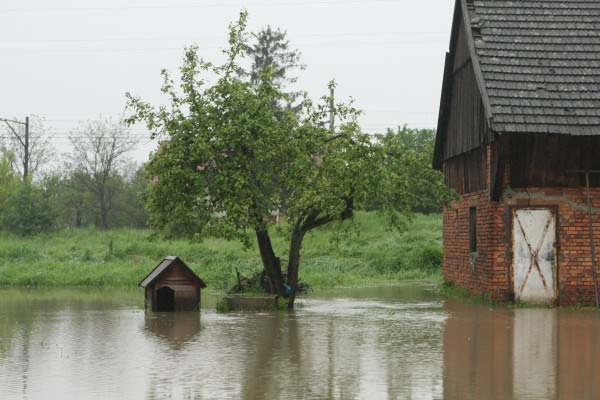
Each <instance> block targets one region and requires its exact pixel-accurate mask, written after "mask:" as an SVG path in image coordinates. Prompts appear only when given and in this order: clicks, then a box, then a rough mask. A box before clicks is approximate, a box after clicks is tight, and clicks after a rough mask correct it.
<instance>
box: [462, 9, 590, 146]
mask: <svg viewBox="0 0 600 400" xmlns="http://www.w3.org/2000/svg"><path fill="white" fill-rule="evenodd" d="M462 2H463V4H466V5H467V7H466V8H467V9H468V15H467V18H466V20H467V21H468V22H470V24H471V27H470V30H471V33H472V38H471V40H472V42H471V43H473V44H474V48H475V53H476V58H477V61H478V63H479V68H480V71H481V72H480V73H481V77H482V81H483V83H484V86H485V87H484V88H481V89H482V91H483V92H484V93H482V96H483V97H484V102H487V103H488V104H487V106H488V112H489V113H490V114H491V115H489V116H488V117H490V124H491V127H492V129H493V130H494V131H495V132H498V133H552V134H569V135H600V0H571V1H559V0H521V1H500V0H466V1H465V0H462ZM463 10H464V8H463ZM464 11H467V10H464Z"/></svg>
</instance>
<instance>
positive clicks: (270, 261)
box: [256, 229, 285, 297]
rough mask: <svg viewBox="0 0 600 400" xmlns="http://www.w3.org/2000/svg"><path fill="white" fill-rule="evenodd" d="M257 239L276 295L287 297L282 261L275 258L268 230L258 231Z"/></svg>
mask: <svg viewBox="0 0 600 400" xmlns="http://www.w3.org/2000/svg"><path fill="white" fill-rule="evenodd" d="M256 239H257V240H258V248H259V250H260V257H261V258H262V262H263V266H264V268H265V271H266V272H267V275H268V276H269V278H270V279H271V282H272V283H273V286H274V289H275V293H276V294H277V295H279V296H281V297H285V290H284V288H283V274H282V273H281V260H280V259H279V257H276V256H275V252H274V251H273V245H272V244H271V238H270V236H269V232H268V231H267V230H266V229H262V230H258V229H257V230H256Z"/></svg>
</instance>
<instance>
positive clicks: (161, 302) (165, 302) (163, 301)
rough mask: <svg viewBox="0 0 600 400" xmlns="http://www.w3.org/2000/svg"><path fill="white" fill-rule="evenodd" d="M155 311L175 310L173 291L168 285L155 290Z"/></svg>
mask: <svg viewBox="0 0 600 400" xmlns="http://www.w3.org/2000/svg"><path fill="white" fill-rule="evenodd" d="M156 311H175V291H174V290H173V289H171V288H170V287H168V286H165V287H162V288H160V289H158V290H157V291H156Z"/></svg>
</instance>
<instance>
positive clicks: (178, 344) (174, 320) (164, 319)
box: [144, 312, 201, 349]
mask: <svg viewBox="0 0 600 400" xmlns="http://www.w3.org/2000/svg"><path fill="white" fill-rule="evenodd" d="M144 327H145V329H146V331H149V332H151V333H153V334H154V335H156V336H158V337H160V338H163V339H166V340H167V341H168V342H169V343H170V344H171V345H172V347H173V348H176V349H179V348H182V347H183V346H184V345H185V344H187V343H188V342H189V341H190V340H191V339H192V338H193V337H194V336H196V334H198V332H200V328H201V324H200V313H197V312H183V313H161V314H146V315H145V321H144Z"/></svg>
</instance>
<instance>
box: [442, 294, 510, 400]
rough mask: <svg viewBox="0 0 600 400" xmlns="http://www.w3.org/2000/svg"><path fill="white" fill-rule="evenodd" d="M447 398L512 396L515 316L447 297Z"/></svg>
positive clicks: (475, 399)
mask: <svg viewBox="0 0 600 400" xmlns="http://www.w3.org/2000/svg"><path fill="white" fill-rule="evenodd" d="M446 310H447V312H448V320H447V321H446V327H445V329H444V336H443V337H444V339H443V340H444V398H445V399H461V400H479V399H486V400H501V399H502V400H503V399H510V398H511V397H512V351H511V349H512V340H513V337H512V331H511V326H512V316H511V314H510V311H509V310H501V309H496V310H490V309H489V308H488V307H484V306H474V305H472V304H465V303H463V302H459V301H450V300H448V301H446Z"/></svg>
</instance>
